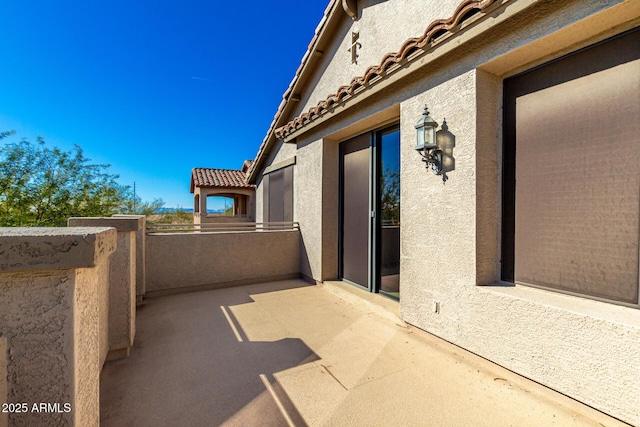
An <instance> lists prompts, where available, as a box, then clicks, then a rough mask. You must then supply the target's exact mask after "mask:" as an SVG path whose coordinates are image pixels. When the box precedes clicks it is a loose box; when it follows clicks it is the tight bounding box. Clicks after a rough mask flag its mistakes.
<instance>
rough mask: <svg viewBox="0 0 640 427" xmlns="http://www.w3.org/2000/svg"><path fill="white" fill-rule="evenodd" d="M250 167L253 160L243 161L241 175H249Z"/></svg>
mask: <svg viewBox="0 0 640 427" xmlns="http://www.w3.org/2000/svg"><path fill="white" fill-rule="evenodd" d="M251 166H253V160H245V161H244V163H243V164H242V169H241V171H242V173H244V174H245V175H246V174H247V173H249V171H250V170H251Z"/></svg>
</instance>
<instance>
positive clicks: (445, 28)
mask: <svg viewBox="0 0 640 427" xmlns="http://www.w3.org/2000/svg"><path fill="white" fill-rule="evenodd" d="M496 1H497V0H465V1H463V2H462V3H461V4H460V5H458V7H457V8H456V10H455V12H454V13H453V16H451V17H450V18H449V19H437V20H435V21H433V22H432V23H431V24H429V26H428V27H427V29H426V30H425V32H424V34H423V35H422V36H421V37H416V38H410V39H408V40H406V41H405V42H404V43H403V45H402V47H401V48H400V50H399V51H398V52H395V53H388V54H386V55H385V56H384V57H383V58H382V61H381V62H380V64H379V65H377V66H371V67H369V68H367V70H366V72H365V73H364V75H362V76H360V77H356V78H354V79H353V80H351V83H349V84H348V85H345V86H341V87H340V88H338V91H337V92H336V93H334V94H331V95H329V96H328V97H327V98H326V99H325V100H324V101H320V102H319V103H318V104H317V105H316V106H315V107H312V108H311V109H309V111H308V112H306V113H303V114H301V115H300V116H298V117H296V118H294V119H293V120H291V121H289V122H288V123H287V124H285V125H284V126H281V127H279V128H277V129H276V130H275V136H276V138H278V139H283V138H285V137H286V136H287V135H289V134H291V133H293V132H294V131H296V130H297V129H300V128H301V127H303V126H305V125H306V124H308V123H310V122H312V121H313V120H315V119H317V118H318V117H320V116H321V115H323V114H324V113H325V112H326V111H327V110H329V109H330V108H331V107H332V106H334V105H335V104H338V103H340V102H342V101H343V100H344V99H345V98H348V97H349V96H351V95H353V94H354V93H355V92H356V91H358V89H361V88H363V87H366V86H370V85H371V84H373V82H372V79H374V78H376V77H380V76H383V75H385V74H386V73H388V71H389V70H390V68H392V67H393V66H394V65H397V64H400V63H402V62H404V61H406V60H407V59H408V57H409V56H410V55H411V54H413V53H416V52H420V51H422V52H424V51H427V50H429V49H431V48H432V46H433V42H434V40H435V39H436V38H438V37H439V36H441V35H443V34H444V33H447V32H450V31H452V30H453V29H454V28H455V27H456V26H457V25H459V24H460V23H461V22H463V21H464V20H465V19H467V18H469V17H471V16H472V15H475V14H476V13H479V12H482V11H484V10H485V9H487V8H488V7H489V6H491V5H492V4H493V3H495V2H496ZM310 48H311V46H310ZM307 53H308V52H307ZM301 67H302V64H301ZM299 71H300V69H298V72H299ZM296 77H297V76H296ZM283 109H284V106H283V105H282V104H281V105H280V107H279V108H278V114H280V113H281V112H282V110H283ZM277 116H278V115H276V117H277Z"/></svg>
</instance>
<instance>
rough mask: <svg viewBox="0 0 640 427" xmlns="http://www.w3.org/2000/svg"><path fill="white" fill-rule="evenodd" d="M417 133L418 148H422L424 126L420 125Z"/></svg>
mask: <svg viewBox="0 0 640 427" xmlns="http://www.w3.org/2000/svg"><path fill="white" fill-rule="evenodd" d="M416 133H417V138H416V150H422V148H423V147H424V127H419V128H418V129H417V132H416Z"/></svg>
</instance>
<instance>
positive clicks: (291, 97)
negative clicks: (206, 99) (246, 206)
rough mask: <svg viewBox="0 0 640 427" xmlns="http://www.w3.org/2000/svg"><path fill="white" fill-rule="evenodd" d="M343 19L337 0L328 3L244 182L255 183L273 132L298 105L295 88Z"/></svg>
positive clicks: (308, 72)
mask: <svg viewBox="0 0 640 427" xmlns="http://www.w3.org/2000/svg"><path fill="white" fill-rule="evenodd" d="M343 13H345V15H342V14H343ZM344 16H346V12H345V11H344V9H343V7H342V2H341V1H340V0H331V2H330V3H329V5H328V6H327V8H326V9H325V11H324V15H323V17H322V19H321V20H320V23H318V26H317V27H316V31H315V35H314V36H313V38H312V39H311V42H310V43H309V47H308V49H307V52H305V54H304V56H303V57H302V60H301V64H300V67H298V70H297V71H296V74H295V76H294V78H293V79H292V81H291V83H290V84H289V87H288V88H287V90H286V91H285V92H284V94H283V95H282V102H281V103H280V106H279V108H278V111H277V112H276V115H275V117H274V118H273V121H272V122H271V125H270V126H269V130H268V131H267V135H266V136H265V138H264V140H263V141H262V144H261V145H260V148H259V149H258V154H257V155H256V157H255V159H254V162H253V165H252V167H251V170H250V172H249V174H248V177H247V182H251V183H255V182H256V181H257V177H258V172H259V170H260V168H261V166H262V164H263V163H264V161H265V159H266V156H267V155H268V153H269V150H270V149H271V147H272V146H273V144H274V143H275V141H277V139H276V138H275V130H276V129H277V128H278V127H279V126H281V125H283V124H285V123H286V122H287V121H288V120H286V119H285V118H286V117H288V116H287V114H289V113H290V112H291V109H292V108H294V106H295V105H296V104H297V103H298V102H300V98H299V95H300V94H299V93H298V89H300V88H301V87H302V86H304V84H305V83H307V81H308V79H309V77H310V74H311V73H312V72H313V71H314V66H315V64H316V63H317V62H318V61H320V60H321V59H322V56H323V55H324V50H325V46H326V45H327V44H328V42H329V40H330V39H331V36H332V35H333V34H332V31H331V30H332V29H333V28H334V27H335V26H336V25H337V24H338V23H339V21H340V19H342V18H343V17H344Z"/></svg>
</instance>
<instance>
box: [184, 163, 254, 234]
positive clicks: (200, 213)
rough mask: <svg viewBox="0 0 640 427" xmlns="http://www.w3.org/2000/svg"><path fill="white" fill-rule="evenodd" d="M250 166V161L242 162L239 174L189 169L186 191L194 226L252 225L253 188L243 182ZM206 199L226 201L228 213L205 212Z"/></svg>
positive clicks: (228, 171) (237, 172) (233, 171)
mask: <svg viewBox="0 0 640 427" xmlns="http://www.w3.org/2000/svg"><path fill="white" fill-rule="evenodd" d="M252 164H253V161H252V160H245V162H244V164H243V165H242V169H241V170H229V169H211V168H193V170H192V171H191V183H190V191H191V193H193V195H194V196H193V222H194V224H204V223H212V222H218V223H220V222H254V221H255V201H254V200H255V185H253V184H248V183H247V179H246V178H247V173H248V171H249V169H250V168H251V165H252ZM208 197H221V198H226V199H227V200H228V206H229V209H228V211H227V212H215V213H214V212H208V211H207V198H208Z"/></svg>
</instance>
